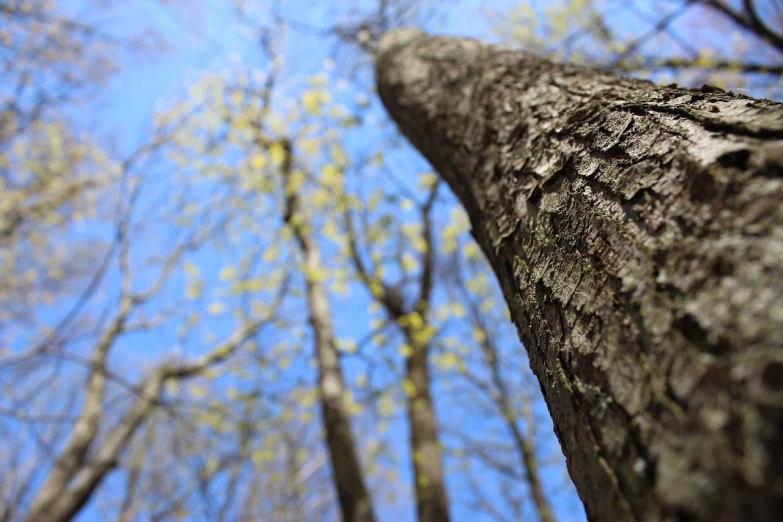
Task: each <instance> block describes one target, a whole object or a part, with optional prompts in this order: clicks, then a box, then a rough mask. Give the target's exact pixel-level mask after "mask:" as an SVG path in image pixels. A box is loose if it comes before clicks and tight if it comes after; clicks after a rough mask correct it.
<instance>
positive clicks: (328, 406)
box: [282, 140, 375, 522]
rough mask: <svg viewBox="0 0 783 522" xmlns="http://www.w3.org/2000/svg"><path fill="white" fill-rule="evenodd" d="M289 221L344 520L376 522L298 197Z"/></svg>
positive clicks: (314, 249) (315, 253) (289, 204)
mask: <svg viewBox="0 0 783 522" xmlns="http://www.w3.org/2000/svg"><path fill="white" fill-rule="evenodd" d="M282 145H283V149H284V150H285V161H284V164H283V175H284V176H285V177H286V179H290V178H289V176H290V174H291V169H292V161H293V155H292V153H291V144H290V143H289V142H288V141H287V140H286V141H283V143H282ZM284 219H285V221H286V222H287V223H288V224H289V225H290V226H291V228H292V230H293V233H294V237H295V238H296V241H297V243H298V244H299V248H300V250H301V252H302V256H303V257H304V269H305V274H306V280H307V306H308V310H309V312H310V324H311V325H312V327H313V337H314V342H315V355H316V360H317V361H318V390H319V392H320V401H321V414H322V415H323V423H324V431H325V432H326V445H327V447H328V449H329V457H330V459H331V463H332V475H333V479H334V485H335V489H336V490H337V497H338V499H339V502H340V511H341V513H342V520H343V522H375V514H374V512H373V506H372V500H371V498H370V493H369V490H368V489H367V484H366V481H365V478H364V472H363V471H362V467H361V462H360V461H359V454H358V451H357V450H356V443H355V442H354V438H353V434H352V432H351V414H350V412H349V411H348V409H347V407H346V399H347V391H346V387H345V380H344V379H343V373H342V368H341V366H340V356H339V352H338V351H337V339H336V338H335V335H334V324H333V322H332V312H331V307H330V305H329V296H328V293H327V290H326V286H325V285H324V278H323V277H322V276H321V273H322V272H323V270H324V266H323V260H322V258H321V250H320V248H319V246H318V243H317V242H316V241H315V238H314V237H313V236H312V233H311V231H310V226H309V224H308V223H307V214H306V212H303V208H302V207H301V201H300V199H299V195H298V194H296V193H292V194H290V195H288V196H287V198H286V209H285V218H284Z"/></svg>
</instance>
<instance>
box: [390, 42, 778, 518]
mask: <svg viewBox="0 0 783 522" xmlns="http://www.w3.org/2000/svg"><path fill="white" fill-rule="evenodd" d="M377 81H378V91H379V93H380V95H381V98H382V100H383V102H384V104H385V106H386V108H387V109H388V111H389V113H390V114H391V116H392V117H393V118H394V119H395V120H396V121H397V123H398V124H399V126H400V129H401V130H402V132H403V133H404V134H405V135H406V136H407V137H408V138H409V139H410V140H411V142H412V143H413V144H414V146H416V147H417V148H418V149H419V150H420V151H421V152H422V153H423V154H424V156H426V157H427V159H428V160H429V161H430V162H431V163H432V165H433V166H434V167H435V168H436V169H437V170H438V172H439V173H440V175H441V176H442V177H443V179H444V180H445V181H446V182H447V183H448V184H449V185H450V186H451V188H452V190H453V191H454V193H455V194H456V195H457V196H458V197H459V199H460V200H461V201H462V203H463V205H464V206H465V208H466V210H467V212H468V214H469V215H470V219H471V223H472V225H473V233H474V236H475V237H476V240H477V241H478V242H479V244H480V245H481V247H482V248H483V250H484V252H485V254H486V255H487V257H488V259H489V261H490V263H491V265H492V267H493V270H494V272H495V273H496V275H497V277H498V279H499V281H500V284H501V286H502V288H503V292H504V294H505V297H506V301H507V302H508V305H509V307H510V309H511V316H512V318H513V320H514V322H515V323H516V325H517V328H518V330H519V335H520V337H521V339H522V341H523V342H524V344H525V346H526V348H527V350H528V352H529V355H530V363H531V366H532V368H533V371H534V372H535V374H536V375H537V376H538V379H539V382H540V384H541V388H542V391H543V393H544V396H545V398H546V401H547V404H548V406H549V410H550V412H551V414H552V417H553V419H554V424H555V431H556V433H557V435H558V438H559V439H560V443H561V445H562V447H563V451H564V453H565V455H566V456H567V459H568V468H569V472H570V474H571V477H572V479H573V480H574V483H575V485H576V487H577V490H578V491H579V494H580V496H581V498H582V500H583V501H584V503H585V508H586V510H587V513H588V516H589V518H590V519H591V520H600V521H608V522H616V521H624V520H636V521H644V522H646V521H658V520H671V521H675V520H677V521H686V520H687V521H697V520H698V521H710V522H712V521H726V522H735V521H770V522H771V521H773V520H777V519H778V517H779V516H780V513H783V440H782V439H781V432H782V431H783V348H782V343H783V224H782V223H783V176H782V175H781V172H783V139H782V138H783V106H781V105H779V104H776V103H773V102H770V101H766V100H755V99H752V98H748V97H745V96H740V95H733V94H730V93H723V92H720V91H719V90H717V89H714V88H710V87H708V86H705V87H703V88H702V89H701V90H684V89H677V88H675V87H667V88H661V87H656V86H654V85H653V84H651V83H649V82H644V81H637V80H631V79H625V78H620V77H617V76H614V75H612V74H609V73H606V72H602V71H598V70H594V69H588V68H580V67H573V66H564V65H557V64H553V63H550V62H548V61H545V60H542V59H539V58H536V57H534V56H531V55H529V54H527V53H523V52H517V51H512V50H509V49H504V48H500V47H493V46H490V45H487V44H483V43H480V42H476V41H472V40H465V39H457V38H433V37H428V36H426V35H425V34H423V33H421V32H419V31H416V30H412V29H398V30H396V31H393V32H391V33H388V34H387V35H385V36H384V38H383V39H382V40H381V43H380V47H379V53H378V63H377Z"/></svg>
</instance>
